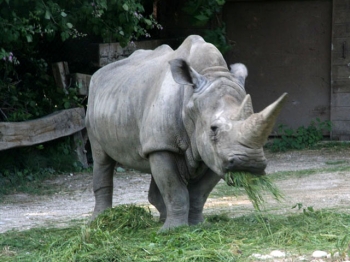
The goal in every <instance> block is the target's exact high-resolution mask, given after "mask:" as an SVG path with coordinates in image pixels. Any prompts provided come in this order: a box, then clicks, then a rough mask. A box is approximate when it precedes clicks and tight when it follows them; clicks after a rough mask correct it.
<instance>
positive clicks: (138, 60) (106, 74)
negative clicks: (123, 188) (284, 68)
mask: <svg viewBox="0 0 350 262" xmlns="http://www.w3.org/2000/svg"><path fill="white" fill-rule="evenodd" d="M175 58H183V59H186V60H187V61H189V63H190V64H191V66H193V67H194V68H195V69H196V70H198V71H199V72H200V71H202V70H203V69H204V68H205V66H208V65H209V66H215V65H226V63H225V62H224V60H223V58H222V56H221V54H220V53H219V52H218V51H217V49H215V48H214V47H213V46H212V45H210V44H207V43H205V42H204V40H203V39H202V38H201V37H199V36H190V37H188V38H187V39H186V40H185V42H184V43H183V44H182V45H181V46H180V47H179V48H178V49H177V50H176V51H173V50H172V49H171V48H170V47H169V46H167V45H163V46H160V47H158V48H157V49H155V50H153V51H151V50H138V51H136V52H134V53H133V54H132V55H131V56H130V57H129V58H127V59H124V60H121V61H118V62H115V63H112V64H109V65H107V66H105V67H103V68H102V69H100V70H99V71H97V72H96V73H95V74H94V75H93V77H92V79H91V84H90V91H89V102H88V111H87V117H86V126H87V129H88V132H89V136H91V137H92V138H93V139H94V140H95V141H97V142H98V143H99V144H100V146H101V148H102V149H103V150H104V151H105V152H106V153H107V154H108V155H109V156H110V157H112V158H113V159H115V160H116V161H118V162H119V163H122V164H124V165H126V166H131V167H134V168H136V169H140V170H144V171H149V170H148V169H149V164H148V161H147V156H148V155H149V154H150V153H152V152H155V151H163V150H166V151H171V152H175V153H183V152H184V151H186V150H187V148H188V147H189V138H188V134H187V133H186V130H185V128H184V126H183V122H182V111H183V104H184V103H186V101H184V99H186V97H188V93H191V92H193V91H192V89H191V88H189V87H186V88H184V86H181V85H178V84H177V83H175V82H174V80H173V78H172V76H171V72H170V68H169V64H168V62H169V61H170V60H172V59H175ZM206 60H208V61H207V62H206ZM90 139H91V138H90ZM135 165H136V166H135Z"/></svg>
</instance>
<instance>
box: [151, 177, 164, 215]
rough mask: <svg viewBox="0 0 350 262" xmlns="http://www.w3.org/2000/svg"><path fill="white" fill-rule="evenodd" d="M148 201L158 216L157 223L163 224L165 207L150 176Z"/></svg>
mask: <svg viewBox="0 0 350 262" xmlns="http://www.w3.org/2000/svg"><path fill="white" fill-rule="evenodd" d="M148 201H149V202H150V203H151V204H152V205H154V206H155V207H156V208H157V210H158V212H159V214H160V217H159V221H160V222H165V220H166V206H165V203H164V200H163V197H162V195H161V193H160V191H159V188H158V186H157V184H156V182H155V181H154V178H153V176H152V180H151V184H150V186H149V191H148Z"/></svg>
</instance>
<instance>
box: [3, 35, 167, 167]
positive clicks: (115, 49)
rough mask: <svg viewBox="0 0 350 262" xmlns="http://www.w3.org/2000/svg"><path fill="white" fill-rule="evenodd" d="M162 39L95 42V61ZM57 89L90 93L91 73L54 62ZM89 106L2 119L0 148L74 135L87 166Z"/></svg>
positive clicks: (99, 63) (111, 58)
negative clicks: (14, 119) (72, 70)
mask: <svg viewBox="0 0 350 262" xmlns="http://www.w3.org/2000/svg"><path fill="white" fill-rule="evenodd" d="M162 43H163V42H161V41H160V40H154V41H142V42H137V43H135V44H133V45H132V46H130V45H129V46H127V47H125V48H122V47H121V46H120V45H119V43H110V44H97V45H92V48H91V50H92V53H94V54H95V55H94V56H93V57H94V59H93V60H94V61H92V62H93V63H94V64H95V65H96V66H97V67H102V66H104V65H106V64H108V63H111V62H114V61H117V60H120V59H124V58H126V57H128V56H129V55H130V54H131V53H132V52H134V51H135V50H137V49H141V48H142V49H154V48H155V47H157V46H158V45H160V44H162ZM52 71H53V76H54V78H55V81H56V85H57V88H59V89H63V90H66V89H68V88H70V86H76V85H78V86H79V87H80V88H79V94H80V95H83V96H87V95H88V90H89V84H90V78H91V75H86V74H81V73H74V74H71V73H70V72H69V67H68V63H67V62H58V63H54V64H52ZM84 119H85V109H84V108H71V109H67V110H61V111H58V112H55V113H52V114H50V115H47V116H45V117H42V118H39V119H35V120H30V121H23V122H0V151H1V150H6V149H10V148H14V147H22V146H32V145H37V144H41V143H44V142H48V141H51V140H54V139H57V138H60V137H64V136H70V135H72V136H73V138H74V143H75V151H76V154H77V158H78V160H79V161H80V162H81V164H82V166H83V167H87V166H88V163H87V158H86V151H85V144H86V141H87V136H86V135H85V136H84V135H83V134H84V129H85V121H84Z"/></svg>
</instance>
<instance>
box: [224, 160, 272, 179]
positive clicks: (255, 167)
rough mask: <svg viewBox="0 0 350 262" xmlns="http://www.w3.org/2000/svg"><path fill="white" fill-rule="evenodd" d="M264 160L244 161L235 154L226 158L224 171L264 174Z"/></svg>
mask: <svg viewBox="0 0 350 262" xmlns="http://www.w3.org/2000/svg"><path fill="white" fill-rule="evenodd" d="M266 165H267V163H266V161H265V160H260V161H244V160H242V158H241V157H239V156H236V157H232V158H230V159H229V160H228V162H227V163H226V165H225V171H226V172H225V173H227V172H249V173H251V174H254V175H258V176H260V175H265V174H266V172H265V168H266Z"/></svg>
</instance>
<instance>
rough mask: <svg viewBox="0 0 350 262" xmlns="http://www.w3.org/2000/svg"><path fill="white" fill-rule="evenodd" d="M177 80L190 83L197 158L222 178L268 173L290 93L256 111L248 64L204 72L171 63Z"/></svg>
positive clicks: (189, 120) (190, 127)
mask: <svg viewBox="0 0 350 262" xmlns="http://www.w3.org/2000/svg"><path fill="white" fill-rule="evenodd" d="M170 66H171V72H172V75H173V78H174V80H175V82H177V83H179V84H183V85H190V86H192V88H193V93H192V95H191V97H190V98H189V99H188V101H187V102H186V105H185V107H184V112H183V118H184V122H185V127H186V130H187V132H188V134H189V136H191V138H190V139H191V147H192V151H193V154H194V157H195V158H196V159H200V160H202V161H204V163H205V164H206V165H207V166H208V167H209V168H210V169H212V170H213V171H214V172H215V173H217V174H218V175H219V176H221V177H223V176H224V175H225V173H227V172H228V171H233V172H234V171H247V172H251V173H254V174H257V175H261V174H264V173H265V171H264V170H265V167H266V159H265V156H264V152H263V145H264V144H265V142H266V140H267V138H268V136H269V134H270V132H271V130H272V128H273V126H274V124H275V120H276V118H277V116H278V114H279V112H280V110H281V108H282V104H283V102H284V100H285V97H286V95H287V94H283V95H282V96H281V97H280V98H279V99H278V100H277V101H276V102H274V103H273V104H271V105H270V106H268V107H267V108H265V109H264V110H263V111H261V112H260V113H254V112H253V106H252V102H251V98H250V95H246V93H245V90H244V82H245V78H246V76H247V69H246V67H245V66H244V65H242V64H235V65H233V66H231V71H228V69H226V71H227V72H225V70H223V67H221V68H220V69H219V70H215V69H214V70H212V72H209V73H208V72H206V73H203V74H199V73H198V72H196V71H195V70H194V69H193V68H191V67H190V66H189V65H188V64H187V63H186V62H185V61H184V60H181V59H175V60H172V61H170Z"/></svg>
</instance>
